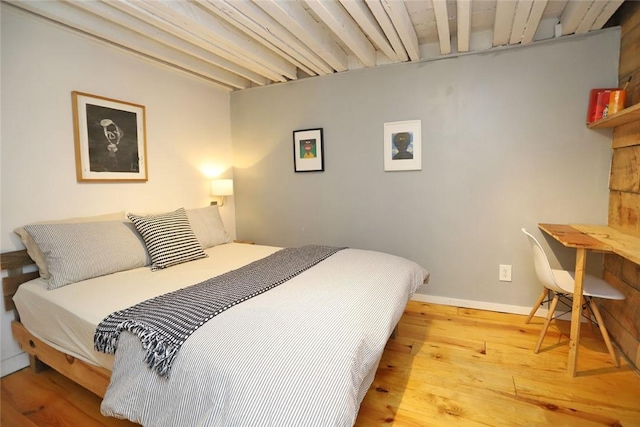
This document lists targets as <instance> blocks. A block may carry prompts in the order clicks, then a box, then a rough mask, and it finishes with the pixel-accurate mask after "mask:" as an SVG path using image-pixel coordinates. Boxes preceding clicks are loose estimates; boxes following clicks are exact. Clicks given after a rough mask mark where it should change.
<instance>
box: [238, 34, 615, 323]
mask: <svg viewBox="0 0 640 427" xmlns="http://www.w3.org/2000/svg"><path fill="white" fill-rule="evenodd" d="M619 43H620V32H619V29H617V28H616V29H609V30H605V31H602V32H599V33H597V34H591V35H588V36H584V37H573V38H569V39H566V40H558V41H552V42H548V43H541V44H537V45H534V46H529V47H521V48H515V49H507V50H502V51H498V52H490V53H484V54H475V55H466V56H460V57H456V58H451V59H444V60H439V61H433V62H424V63H409V64H399V65H389V66H384V67H380V68H376V69H366V70H359V71H354V72H348V73H341V74H336V75H330V76H324V77H319V78H313V79H306V80H300V81H296V82H292V83H287V84H284V85H274V86H270V87H263V88H254V89H249V90H243V91H239V92H234V93H232V94H231V122H232V137H233V144H234V165H235V172H234V174H235V179H236V197H235V201H236V206H237V214H236V222H237V231H238V236H239V237H240V238H243V239H252V240H255V241H256V242H258V243H265V244H273V245H278V246H296V245H302V244H308V243H320V244H330V245H344V246H350V247H356V248H364V249H374V250H381V251H385V252H390V253H393V254H397V255H401V256H405V257H407V258H409V259H412V260H415V261H417V262H419V263H420V264H421V265H423V266H424V267H425V268H427V269H428V270H429V271H430V272H431V282H430V284H429V285H427V286H424V287H423V288H421V289H420V290H419V292H420V293H421V294H422V296H423V297H424V296H425V295H428V296H430V297H433V298H435V299H436V300H437V301H442V302H446V301H455V302H456V303H460V301H463V300H465V301H476V302H480V303H484V305H482V304H478V306H480V307H482V306H485V307H494V308H495V307H511V308H517V309H519V311H522V308H523V307H526V308H527V309H530V307H531V305H532V304H533V303H534V301H535V299H536V297H537V296H538V294H539V292H540V291H539V289H540V288H539V285H538V284H537V283H536V281H535V278H534V274H533V265H532V260H531V253H530V249H529V247H528V244H527V241H526V239H525V237H524V235H523V234H522V233H521V232H520V228H521V227H526V228H528V229H530V230H531V231H533V232H534V233H535V234H537V235H538V236H539V237H540V238H541V239H542V240H543V242H544V241H545V239H544V238H542V235H541V233H540V232H539V230H538V229H537V227H536V224H537V223H538V222H558V223H565V222H569V223H573V222H575V223H594V224H605V223H606V221H607V207H608V191H607V184H608V173H609V163H610V156H611V148H610V147H611V132H610V131H608V130H605V131H592V130H588V129H587V128H586V126H585V116H586V109H587V101H588V94H589V90H590V89H591V88H594V87H607V86H610V85H615V84H616V81H617V64H618V52H619ZM415 119H419V120H421V121H422V143H423V146H422V152H423V158H422V170H421V171H406V172H384V170H383V145H382V142H383V126H384V123H385V122H393V121H401V120H415ZM317 127H321V128H323V130H324V138H325V141H324V144H325V145H324V148H325V164H326V165H325V171H324V172H314V173H294V169H293V153H292V150H293V143H292V131H294V130H296V129H309V128H317ZM547 244H548V245H551V249H553V251H554V253H555V254H556V256H557V257H559V259H557V260H555V259H554V264H558V263H562V264H564V265H565V266H566V267H567V268H572V265H573V261H574V259H575V253H574V252H573V251H572V250H570V249H566V248H562V247H559V245H557V244H555V243H553V242H549V243H547ZM590 261H592V262H591V264H593V262H595V268H596V269H598V267H599V266H598V257H597V256H591V255H590ZM499 264H511V265H512V266H513V281H512V282H510V283H508V282H500V281H499V280H498V266H499ZM525 310H526V309H525ZM516 311H518V310H516Z"/></svg>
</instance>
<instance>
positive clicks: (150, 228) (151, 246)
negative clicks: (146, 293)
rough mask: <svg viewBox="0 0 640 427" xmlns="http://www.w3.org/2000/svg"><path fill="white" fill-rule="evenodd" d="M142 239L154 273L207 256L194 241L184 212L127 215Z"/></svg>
mask: <svg viewBox="0 0 640 427" xmlns="http://www.w3.org/2000/svg"><path fill="white" fill-rule="evenodd" d="M127 217H128V218H129V219H130V220H131V221H132V222H133V224H134V225H135V227H136V229H137V230H138V232H139V233H140V234H141V235H142V238H143V239H144V242H145V244H146V245H147V251H149V255H150V256H151V270H152V271H156V270H160V269H163V268H167V267H171V266H173V265H176V264H181V263H183V262H187V261H193V260H196V259H200V258H204V257H206V256H207V254H206V253H204V251H203V250H202V247H201V246H200V243H199V242H198V239H197V238H196V236H195V234H194V233H193V230H192V229H191V226H190V224H189V220H188V219H187V213H186V212H185V210H184V208H180V209H178V210H176V211H174V212H168V213H164V214H158V215H147V216H139V215H134V214H127Z"/></svg>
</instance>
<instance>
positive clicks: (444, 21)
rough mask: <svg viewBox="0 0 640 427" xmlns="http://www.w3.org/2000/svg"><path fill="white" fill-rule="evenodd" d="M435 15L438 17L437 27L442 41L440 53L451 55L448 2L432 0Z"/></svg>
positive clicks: (445, 0)
mask: <svg viewBox="0 0 640 427" xmlns="http://www.w3.org/2000/svg"><path fill="white" fill-rule="evenodd" d="M432 2H433V13H434V14H435V17H436V27H437V28H438V40H439V41H440V53H441V54H443V55H448V54H449V53H451V31H450V30H449V12H448V11H447V0H432Z"/></svg>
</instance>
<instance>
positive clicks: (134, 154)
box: [71, 91, 148, 182]
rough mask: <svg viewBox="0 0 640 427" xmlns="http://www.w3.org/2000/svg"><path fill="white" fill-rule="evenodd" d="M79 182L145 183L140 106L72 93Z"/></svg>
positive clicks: (142, 126) (143, 130)
mask: <svg viewBox="0 0 640 427" xmlns="http://www.w3.org/2000/svg"><path fill="white" fill-rule="evenodd" d="M71 95H72V101H73V128H74V138H75V144H76V175H77V179H78V181H79V182H144V181H147V179H148V178H147V145H146V125H145V109H144V106H142V105H137V104H132V103H130V102H124V101H118V100H115V99H109V98H105V97H102V96H97V95H89V94H87V93H82V92H75V91H74V92H72V93H71Z"/></svg>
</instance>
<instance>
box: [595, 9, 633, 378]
mask: <svg viewBox="0 0 640 427" xmlns="http://www.w3.org/2000/svg"><path fill="white" fill-rule="evenodd" d="M620 12H621V13H620V15H619V16H620V18H621V21H620V25H621V27H622V40H621V43H620V67H619V73H618V80H619V85H620V86H621V87H622V86H624V85H625V84H626V83H627V82H628V81H629V79H630V78H631V81H630V82H629V84H628V86H627V103H626V105H627V106H631V105H635V104H637V103H640V2H635V1H627V2H625V3H624V4H623V5H622V6H621V9H620ZM612 146H613V158H612V161H611V177H610V182H609V225H610V226H611V227H614V228H616V229H618V230H620V231H623V232H625V233H629V234H633V235H634V236H637V237H640V122H633V123H629V124H626V125H623V126H618V127H616V128H615V129H614V131H613V144H612ZM604 278H605V280H607V282H609V283H611V284H612V285H614V286H615V287H616V288H617V289H619V290H620V291H621V292H622V293H624V295H625V296H626V299H625V300H624V301H603V302H602V306H603V310H602V314H603V317H604V318H605V319H604V320H605V323H606V325H607V329H609V331H610V333H611V335H612V337H613V339H614V340H615V341H616V343H618V345H619V347H620V348H621V350H622V351H623V353H624V354H625V355H626V356H627V357H628V358H629V359H630V360H631V362H632V363H633V364H635V366H636V367H638V368H640V266H639V265H637V264H634V263H632V262H631V261H628V260H626V259H624V258H621V257H619V256H617V255H606V256H605V260H604Z"/></svg>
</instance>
